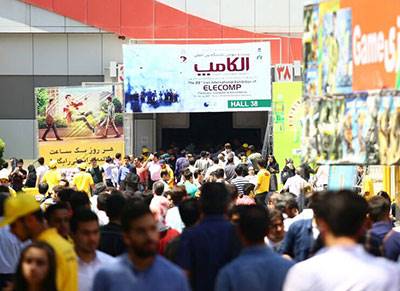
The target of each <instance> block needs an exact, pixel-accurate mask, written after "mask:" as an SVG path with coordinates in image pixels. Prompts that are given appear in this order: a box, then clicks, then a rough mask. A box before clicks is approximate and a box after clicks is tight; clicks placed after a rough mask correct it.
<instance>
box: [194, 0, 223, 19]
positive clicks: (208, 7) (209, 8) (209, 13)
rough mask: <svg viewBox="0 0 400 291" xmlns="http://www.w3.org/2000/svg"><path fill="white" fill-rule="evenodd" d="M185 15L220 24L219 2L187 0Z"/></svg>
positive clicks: (214, 0)
mask: <svg viewBox="0 0 400 291" xmlns="http://www.w3.org/2000/svg"><path fill="white" fill-rule="evenodd" d="M186 7H187V13H189V14H193V15H196V16H199V17H201V18H204V19H207V20H210V21H213V22H216V23H220V21H221V20H220V11H221V10H220V9H221V7H220V0H201V1H198V0H187V3H186Z"/></svg>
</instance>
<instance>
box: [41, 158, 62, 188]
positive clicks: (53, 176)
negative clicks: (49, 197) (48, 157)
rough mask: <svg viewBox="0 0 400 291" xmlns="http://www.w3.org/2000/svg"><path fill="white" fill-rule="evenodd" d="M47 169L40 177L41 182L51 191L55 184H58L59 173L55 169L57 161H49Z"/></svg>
mask: <svg viewBox="0 0 400 291" xmlns="http://www.w3.org/2000/svg"><path fill="white" fill-rule="evenodd" d="M49 169H50V170H48V171H47V172H46V173H45V174H44V175H43V179H42V183H46V184H47V185H49V191H50V192H52V191H53V188H54V187H55V186H58V184H59V183H60V180H61V174H60V173H59V172H58V170H57V161H55V160H52V161H50V163H49Z"/></svg>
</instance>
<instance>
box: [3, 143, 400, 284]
mask: <svg viewBox="0 0 400 291" xmlns="http://www.w3.org/2000/svg"><path fill="white" fill-rule="evenodd" d="M37 162H38V166H37V167H35V166H33V165H30V166H29V167H28V171H26V170H25V169H24V162H23V160H15V161H13V162H12V163H11V165H9V166H11V167H7V166H6V167H4V168H3V169H2V170H0V226H1V228H0V246H1V247H0V288H1V289H2V290H18V291H19V290H34V291H40V290H46V291H53V290H58V291H74V290H80V291H87V290H93V291H102V290H104V291H106V290H119V291H124V290H177V291H179V290H182V291H185V290H195V291H212V290H216V291H225V290H235V291H236V290H237V291H239V290H254V291H257V290H285V291H291V290H294V291H297V290H300V291H301V290H305V291H306V290H307V291H308V290H327V291H331V290H368V291H369V290H370V291H392V290H393V291H394V290H399V288H400V265H399V257H400V232H398V230H397V227H395V225H396V222H397V221H398V219H399V218H400V207H399V206H400V204H399V203H398V202H399V201H397V199H394V200H393V201H392V199H391V197H390V196H389V195H388V194H387V193H385V192H379V193H377V195H371V193H364V192H363V191H353V190H340V191H328V190H326V185H327V173H326V172H327V171H326V168H324V167H323V166H321V167H319V168H318V169H313V168H312V167H310V166H309V165H307V164H306V163H303V164H301V165H299V166H298V167H295V165H294V163H293V161H292V160H291V159H287V160H286V163H285V166H284V167H283V169H282V170H280V167H279V164H278V162H277V161H276V160H275V158H274V156H272V155H270V156H268V157H267V158H266V159H264V158H263V157H262V155H261V154H260V153H259V152H257V151H256V149H255V147H254V146H251V145H250V146H248V145H244V146H243V147H242V148H240V149H239V150H238V151H236V152H235V151H234V150H233V149H232V146H231V145H230V144H229V143H227V144H225V146H224V147H223V148H221V150H220V151H218V152H217V153H212V154H211V153H209V152H206V151H202V152H200V153H199V155H195V154H193V153H189V152H187V151H185V150H183V151H179V152H176V151H174V150H173V149H172V150H169V151H166V152H158V153H157V152H153V153H151V152H150V150H148V149H147V148H143V151H142V154H141V155H140V156H137V157H132V156H125V157H124V158H122V156H121V154H117V155H116V156H115V157H109V158H108V159H107V160H106V162H105V163H104V165H99V164H98V163H97V160H96V159H95V158H93V159H92V160H91V164H90V165H86V164H85V163H84V162H83V161H81V160H78V161H77V170H76V173H75V174H74V175H73V177H71V178H68V177H65V176H63V172H62V170H61V169H58V167H57V162H56V161H47V163H46V161H45V160H44V159H43V158H40V159H38V161H37ZM9 168H11V169H9ZM27 188H35V189H37V193H35V192H33V193H31V192H27V191H26V190H25V189H27ZM366 194H368V195H366ZM396 198H397V197H396Z"/></svg>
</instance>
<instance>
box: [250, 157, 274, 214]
mask: <svg viewBox="0 0 400 291" xmlns="http://www.w3.org/2000/svg"><path fill="white" fill-rule="evenodd" d="M266 166H267V163H266V161H265V160H264V159H261V160H259V161H258V167H259V168H260V170H259V171H258V173H257V185H256V188H255V189H254V192H255V194H256V202H257V204H260V205H263V206H266V205H267V199H268V192H269V180H270V177H271V174H270V173H269V172H268V171H267V169H266V168H265V167H266Z"/></svg>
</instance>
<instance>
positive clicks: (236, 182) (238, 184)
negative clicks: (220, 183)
mask: <svg viewBox="0 0 400 291" xmlns="http://www.w3.org/2000/svg"><path fill="white" fill-rule="evenodd" d="M248 183H250V181H249V180H248V179H246V178H244V177H241V176H238V177H236V178H235V179H232V181H231V184H232V185H235V186H236V188H237V189H238V192H239V195H243V194H244V193H243V187H244V185H246V184H248Z"/></svg>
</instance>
